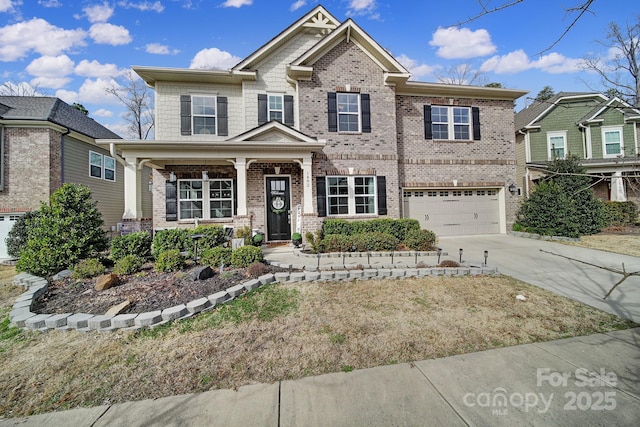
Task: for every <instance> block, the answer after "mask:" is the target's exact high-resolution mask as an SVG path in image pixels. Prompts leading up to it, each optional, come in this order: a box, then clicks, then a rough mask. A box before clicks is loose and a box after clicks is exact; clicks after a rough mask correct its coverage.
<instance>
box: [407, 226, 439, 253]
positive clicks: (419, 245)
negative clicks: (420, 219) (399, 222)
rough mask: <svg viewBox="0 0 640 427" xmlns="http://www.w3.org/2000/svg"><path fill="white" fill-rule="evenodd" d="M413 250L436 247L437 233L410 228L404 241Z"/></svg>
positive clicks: (429, 249) (427, 249)
mask: <svg viewBox="0 0 640 427" xmlns="http://www.w3.org/2000/svg"><path fill="white" fill-rule="evenodd" d="M403 243H404V244H405V245H406V246H407V247H408V248H409V249H411V250H412V251H433V250H435V249H436V235H435V234H434V233H433V232H432V231H429V230H410V231H409V232H408V233H407V237H406V238H405V239H404V242H403Z"/></svg>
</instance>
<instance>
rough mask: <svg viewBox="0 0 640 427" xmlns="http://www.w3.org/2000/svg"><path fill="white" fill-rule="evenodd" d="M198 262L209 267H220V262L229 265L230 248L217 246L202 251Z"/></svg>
mask: <svg viewBox="0 0 640 427" xmlns="http://www.w3.org/2000/svg"><path fill="white" fill-rule="evenodd" d="M200 262H201V263H202V264H205V265H208V266H211V267H220V265H222V264H224V265H231V248H223V247H222V246H217V247H215V248H210V249H207V250H205V251H204V252H203V253H202V256H201V257H200Z"/></svg>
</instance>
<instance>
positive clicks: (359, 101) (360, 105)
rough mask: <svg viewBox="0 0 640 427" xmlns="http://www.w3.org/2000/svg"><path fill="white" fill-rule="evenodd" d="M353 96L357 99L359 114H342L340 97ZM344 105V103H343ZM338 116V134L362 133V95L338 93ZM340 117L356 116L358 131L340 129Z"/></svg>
mask: <svg viewBox="0 0 640 427" xmlns="http://www.w3.org/2000/svg"><path fill="white" fill-rule="evenodd" d="M341 95H342V96H345V95H347V96H353V97H355V98H356V100H357V106H358V111H357V112H355V113H354V112H352V111H347V112H341V111H340V96H341ZM343 104H344V103H343ZM336 114H337V119H338V122H337V126H338V133H362V100H361V96H360V93H356V92H336ZM340 116H356V118H357V124H358V129H357V130H342V129H340Z"/></svg>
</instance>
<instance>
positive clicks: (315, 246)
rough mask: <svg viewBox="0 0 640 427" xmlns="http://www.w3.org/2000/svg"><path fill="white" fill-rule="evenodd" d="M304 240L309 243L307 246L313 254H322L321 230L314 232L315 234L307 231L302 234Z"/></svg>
mask: <svg viewBox="0 0 640 427" xmlns="http://www.w3.org/2000/svg"><path fill="white" fill-rule="evenodd" d="M304 238H305V239H306V240H307V243H309V245H311V250H312V251H313V252H314V253H318V252H322V250H321V246H322V229H320V230H316V232H315V233H313V232H311V231H307V232H306V233H305V234H304Z"/></svg>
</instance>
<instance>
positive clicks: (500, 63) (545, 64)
mask: <svg viewBox="0 0 640 427" xmlns="http://www.w3.org/2000/svg"><path fill="white" fill-rule="evenodd" d="M581 63H582V60H580V59H572V58H567V57H565V56H564V55H561V54H559V53H555V52H553V53H550V54H549V55H544V56H541V57H540V58H539V59H538V60H537V61H531V60H530V59H529V56H528V55H527V54H526V53H525V52H524V51H523V50H522V49H519V50H516V51H513V52H510V53H508V54H506V55H496V56H493V57H491V58H489V59H488V60H486V61H485V62H484V63H483V64H482V65H481V67H480V71H482V72H494V73H496V74H515V73H519V72H521V71H526V70H530V69H538V70H541V71H544V72H547V73H550V74H561V73H573V72H577V71H580V64H581Z"/></svg>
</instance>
